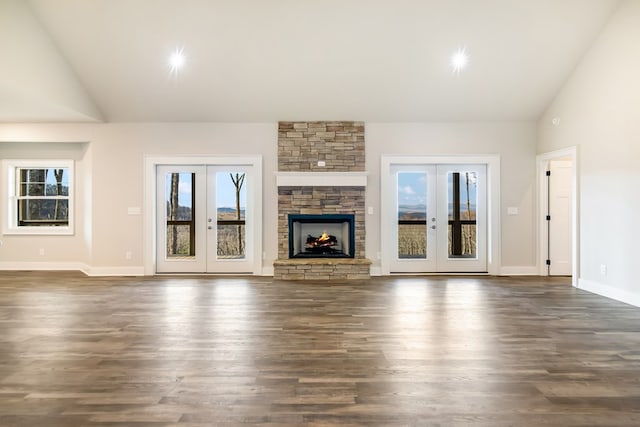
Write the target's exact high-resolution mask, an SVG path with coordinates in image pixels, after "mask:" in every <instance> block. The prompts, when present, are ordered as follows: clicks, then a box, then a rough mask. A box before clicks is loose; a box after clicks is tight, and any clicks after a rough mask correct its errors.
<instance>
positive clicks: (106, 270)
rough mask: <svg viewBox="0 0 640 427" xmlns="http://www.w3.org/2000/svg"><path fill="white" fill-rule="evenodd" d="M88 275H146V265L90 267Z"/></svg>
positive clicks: (86, 272)
mask: <svg viewBox="0 0 640 427" xmlns="http://www.w3.org/2000/svg"><path fill="white" fill-rule="evenodd" d="M85 274H86V275H87V276H144V267H89V268H88V270H87V271H85Z"/></svg>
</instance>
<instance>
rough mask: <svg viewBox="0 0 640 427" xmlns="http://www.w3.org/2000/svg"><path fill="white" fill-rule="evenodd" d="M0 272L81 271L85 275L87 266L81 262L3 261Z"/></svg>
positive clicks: (0, 263)
mask: <svg viewBox="0 0 640 427" xmlns="http://www.w3.org/2000/svg"><path fill="white" fill-rule="evenodd" d="M0 270H6V271H81V272H83V273H85V274H87V271H88V270H89V266H88V265H86V264H84V263H81V262H29V261H26V262H24V261H3V262H0Z"/></svg>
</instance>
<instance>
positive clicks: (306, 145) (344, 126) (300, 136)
mask: <svg viewBox="0 0 640 427" xmlns="http://www.w3.org/2000/svg"><path fill="white" fill-rule="evenodd" d="M318 161H324V162H325V166H318ZM364 162H365V157H364V122H280V123H279V124H278V170H279V171H280V172H297V171H308V172H363V171H364V170H365V169H364V167H365V165H364Z"/></svg>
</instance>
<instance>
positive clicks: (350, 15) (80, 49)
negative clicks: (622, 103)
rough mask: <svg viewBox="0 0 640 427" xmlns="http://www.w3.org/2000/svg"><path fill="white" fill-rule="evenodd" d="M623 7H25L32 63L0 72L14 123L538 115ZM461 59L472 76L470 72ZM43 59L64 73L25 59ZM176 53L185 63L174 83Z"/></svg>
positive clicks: (545, 2) (375, 1)
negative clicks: (456, 57)
mask: <svg viewBox="0 0 640 427" xmlns="http://www.w3.org/2000/svg"><path fill="white" fill-rule="evenodd" d="M14 1H16V0H0V4H1V3H5V6H6V4H8V3H7V2H9V3H10V2H14ZM17 1H20V0H17ZM616 5H617V1H614V0H393V1H390V0H387V1H383V0H324V1H311V0H91V1H87V0H28V2H27V5H26V6H25V10H22V9H20V14H23V15H25V16H21V18H20V19H17V18H14V19H12V17H8V16H7V15H8V14H9V13H13V14H18V12H16V10H17V9H18V6H15V5H14V6H15V7H13V8H12V7H5V8H4V9H3V10H2V13H3V14H5V16H4V17H2V16H0V20H2V19H3V18H4V20H5V22H11V23H13V25H14V27H15V28H13V30H8V29H6V28H5V30H4V31H13V33H10V34H8V36H13V37H14V40H13V41H12V43H13V44H12V45H11V46H9V47H8V49H11V52H12V53H11V54H10V55H13V56H12V57H13V58H16V60H15V61H14V62H16V63H18V65H20V67H22V69H21V68H20V67H18V65H16V68H15V69H14V70H13V71H11V70H10V72H7V71H5V72H4V74H3V72H2V71H0V121H4V122H7V121H96V120H97V121H127V122H131V121H135V122H150V121H153V122H157V121H162V122H174V121H218V122H229V121H230V122H256V121H258V122H263V121H277V120H330V119H345V120H347V119H349V120H366V121H390V122H391V121H394V122H405V121H468V120H481V121H497V120H535V119H537V118H538V117H539V116H540V115H541V114H542V112H543V111H544V109H545V108H546V106H547V105H549V103H550V102H551V100H552V99H553V97H554V96H555V94H556V93H557V91H558V90H559V89H560V87H561V86H562V84H563V83H564V81H565V80H566V79H567V77H568V76H569V75H570V73H571V71H572V70H573V69H574V67H575V66H576V65H577V63H578V62H579V61H580V58H581V57H582V56H583V55H584V53H585V52H586V51H587V50H588V49H589V47H590V46H591V45H592V44H593V42H594V40H595V39H596V38H597V36H598V34H599V32H600V31H601V29H602V27H603V26H604V24H605V23H606V22H607V19H608V17H609V16H610V14H611V12H612V11H613V10H614V8H615V7H616ZM27 13H29V14H31V18H29V17H26V14H27ZM30 19H31V20H30ZM27 23H29V25H31V27H32V28H31V27H30V28H28V29H27V28H25V27H26V26H27ZM5 27H6V25H5ZM0 31H2V30H0ZM34 32H36V33H38V34H39V35H38V37H39V39H38V40H39V42H38V43H39V44H38V46H35V44H34V43H35V41H34V37H35V36H34V34H33V33H34ZM15 34H18V36H15ZM6 37H7V36H5V37H3V38H6ZM15 37H20V38H22V40H16V39H15ZM45 38H46V40H44V39H45ZM0 43H1V42H0ZM8 44H9V42H7V41H6V40H5V42H4V46H8ZM459 48H464V49H465V50H466V52H467V53H468V54H469V66H468V67H467V68H466V69H464V70H462V71H461V72H460V73H458V74H456V73H454V72H452V69H451V64H450V58H451V55H452V54H453V53H454V52H455V51H456V50H457V49H459ZM44 49H46V51H47V52H48V55H55V56H56V58H51V59H50V61H54V62H56V64H57V65H55V67H57V72H56V73H55V75H54V77H51V76H48V77H47V75H46V73H44V74H42V73H40V74H35V72H34V70H33V69H31V70H29V69H28V68H39V67H41V68H44V69H47V68H49V69H53V68H54V66H51V65H50V63H43V64H41V65H37V66H33V65H32V63H29V62H28V61H27V62H25V59H24V58H30V57H31V56H33V58H32V60H33V64H39V62H38V61H43V59H42V57H43V55H42V52H43V50H44ZM175 49H183V52H184V54H185V56H186V62H185V66H184V68H183V69H181V70H180V71H179V72H178V73H174V74H172V73H170V71H169V67H168V64H167V61H168V57H169V55H170V54H171V53H172V52H173V51H174V50H175ZM9 68H10V67H9ZM61 70H62V71H61ZM41 71H42V70H41ZM61 79H62V80H64V82H61V81H60V80H61ZM36 80H37V81H36ZM70 80H74V81H73V82H71V81H70ZM34 88H39V89H38V90H34ZM61 88H63V89H64V90H62V89H61Z"/></svg>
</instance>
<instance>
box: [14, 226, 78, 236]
mask: <svg viewBox="0 0 640 427" xmlns="http://www.w3.org/2000/svg"><path fill="white" fill-rule="evenodd" d="M2 234H4V235H5V236H73V234H74V231H73V228H71V227H20V228H10V229H8V230H4V231H3V233H2Z"/></svg>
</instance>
